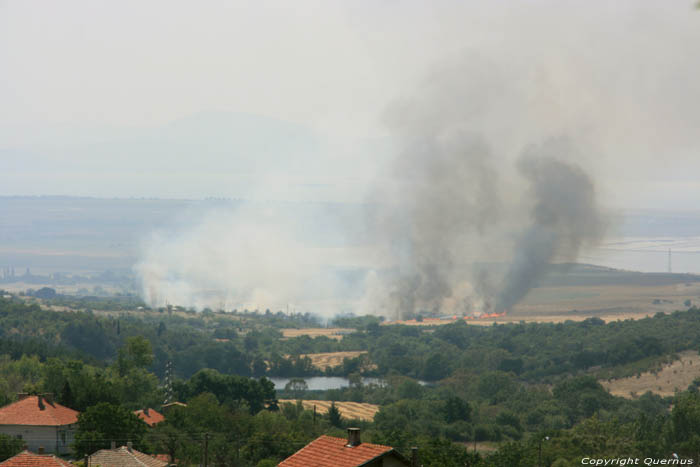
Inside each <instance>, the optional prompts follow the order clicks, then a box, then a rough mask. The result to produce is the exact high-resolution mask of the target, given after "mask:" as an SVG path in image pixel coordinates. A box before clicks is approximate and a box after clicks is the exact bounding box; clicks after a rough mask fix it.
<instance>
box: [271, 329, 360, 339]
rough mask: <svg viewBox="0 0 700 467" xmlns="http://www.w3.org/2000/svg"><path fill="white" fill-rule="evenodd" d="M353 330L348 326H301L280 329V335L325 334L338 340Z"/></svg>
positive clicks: (288, 336)
mask: <svg viewBox="0 0 700 467" xmlns="http://www.w3.org/2000/svg"><path fill="white" fill-rule="evenodd" d="M352 332H355V330H354V329H349V328H302V329H282V335H283V336H284V337H287V338H290V337H299V336H309V337H312V338H313V337H320V336H326V337H330V338H331V339H337V340H340V339H342V338H343V335H344V334H350V333H352Z"/></svg>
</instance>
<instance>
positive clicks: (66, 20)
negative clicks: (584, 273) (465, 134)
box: [0, 0, 700, 209]
mask: <svg viewBox="0 0 700 467" xmlns="http://www.w3.org/2000/svg"><path fill="white" fill-rule="evenodd" d="M465 60H467V61H470V62H472V61H473V63H477V64H480V63H483V66H482V67H481V68H478V67H477V68H478V70H483V76H482V77H481V79H482V80H483V83H482V84H483V88H484V91H485V92H494V91H493V90H494V89H495V90H496V94H494V96H493V100H494V101H497V102H498V105H496V106H495V108H494V109H493V110H491V111H490V113H489V114H488V115H484V117H483V119H482V120H483V123H477V124H476V127H477V128H476V130H477V131H481V132H484V133H485V134H487V136H488V137H489V139H491V140H495V141H497V142H496V143H495V146H496V147H495V150H496V152H498V151H501V152H504V153H508V154H510V153H513V155H514V154H515V153H517V152H519V151H520V149H521V148H522V146H524V145H526V144H528V143H537V142H539V140H540V139H542V138H546V137H548V136H551V135H559V134H567V135H573V136H574V138H575V139H576V140H577V141H580V142H581V146H582V154H584V156H582V160H581V161H580V162H581V165H583V166H584V167H585V168H586V169H587V170H590V171H591V172H592V173H594V175H595V178H596V179H597V180H598V181H599V190H600V192H601V194H602V198H603V200H604V202H605V203H606V204H608V205H611V206H625V207H656V208H682V209H692V208H696V207H697V206H696V200H697V199H700V181H699V177H698V174H700V80H699V79H698V77H700V11H698V10H695V9H693V2H691V1H689V0H656V1H648V0H647V1H643V0H621V1H615V2H608V1H602V0H600V1H590V0H586V1H583V0H582V1H562V0H545V1H534V0H533V1H524V0H523V1H514V0H511V1H500V2H486V1H471V2H463V1H460V2H457V1H455V2H450V1H432V2H425V1H405V2H403V1H394V0H386V1H377V0H371V1H369V0H368V1H358V0H350V1H328V0H323V1H295V2H289V1H279V2H273V1H263V2H253V1H250V2H232V1H203V2H194V1H187V2H182V1H173V0H167V1H148V2H143V1H119V2H114V1H95V0H91V1H87V0H85V1H69V0H64V1H61V2H51V1H24V0H16V1H12V0H0V195H39V194H59V195H71V194H75V195H89V196H109V197H111V196H120V197H123V196H159V197H193V198H201V197H207V196H228V197H237V196H244V197H256V198H271V199H301V200H361V199H363V196H364V195H363V193H364V190H365V187H366V185H367V183H368V181H370V180H373V179H375V178H376V177H377V174H378V173H381V167H382V166H383V164H384V162H385V161H386V159H387V158H388V157H389V155H390V154H391V151H392V140H391V137H390V135H389V133H388V131H387V129H386V126H385V123H384V122H385V120H386V118H385V117H386V113H387V110H386V109H387V108H388V107H390V106H391V105H392V103H393V102H395V101H396V99H401V98H406V97H411V96H412V95H414V93H416V90H419V89H421V86H423V85H425V83H430V82H431V81H433V83H432V84H433V85H434V84H435V83H434V81H435V80H436V79H438V80H439V76H441V75H440V73H439V70H441V69H443V68H445V67H447V68H449V67H450V66H451V64H453V63H463V62H464V61H465ZM436 70H438V72H437V73H436ZM490 70H493V74H492V73H491V72H490ZM477 73H479V71H477ZM436 77H437V78H436ZM472 81H473V80H472ZM492 81H495V82H507V83H508V85H507V86H496V87H494V86H493V83H492ZM501 90H505V91H504V92H505V93H506V94H508V95H507V96H505V97H504V96H503V95H501V94H499V93H500V92H501ZM459 97H464V96H459ZM467 97H468V95H467Z"/></svg>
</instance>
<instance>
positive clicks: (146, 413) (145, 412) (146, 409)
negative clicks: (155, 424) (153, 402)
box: [143, 407, 148, 417]
mask: <svg viewBox="0 0 700 467" xmlns="http://www.w3.org/2000/svg"><path fill="white" fill-rule="evenodd" d="M143 413H144V415H146V416H147V417H148V407H146V408H145V409H143Z"/></svg>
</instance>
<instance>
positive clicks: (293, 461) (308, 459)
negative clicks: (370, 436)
mask: <svg viewBox="0 0 700 467" xmlns="http://www.w3.org/2000/svg"><path fill="white" fill-rule="evenodd" d="M409 465H412V466H417V465H418V464H417V457H416V451H415V450H414V451H413V459H412V460H411V462H409V461H408V459H406V458H405V457H404V456H402V455H401V454H399V452H397V451H396V450H394V448H392V447H391V446H383V445H381V444H371V443H363V442H362V441H361V439H360V429H359V428H348V438H347V439H344V438H335V437H333V436H326V435H323V436H320V437H318V438H316V439H315V440H313V441H311V442H310V443H309V444H307V445H306V446H304V447H303V448H301V449H300V450H298V451H297V452H295V453H294V454H292V455H291V456H289V457H288V458H286V459H285V460H283V461H282V462H281V463H280V464H279V467H360V466H362V467H406V466H409Z"/></svg>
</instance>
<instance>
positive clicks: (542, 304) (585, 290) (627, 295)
mask: <svg viewBox="0 0 700 467" xmlns="http://www.w3.org/2000/svg"><path fill="white" fill-rule="evenodd" d="M686 300H689V301H690V303H692V304H696V305H697V304H698V303H700V283H698V282H690V283H680V284H670V285H660V286H656V285H591V286H550V287H538V288H535V289H533V290H532V291H530V293H529V294H528V296H527V297H525V299H524V300H523V301H522V302H521V303H519V304H518V305H517V306H516V307H515V308H514V309H513V310H512V311H511V312H510V313H508V314H506V315H505V316H499V317H495V318H478V319H470V320H468V321H467V323H468V324H470V325H471V324H477V325H483V326H490V325H492V324H493V323H518V322H520V321H524V322H548V323H562V322H564V321H567V320H571V321H583V320H584V319H586V318H591V317H597V318H600V319H602V320H604V321H606V322H610V321H619V320H626V319H642V318H646V317H647V316H654V315H655V314H656V313H660V312H661V313H670V312H673V311H675V310H685V309H687V308H688V307H687V306H686V305H685V303H686ZM453 322H455V320H453V319H439V318H424V319H423V321H419V322H417V321H416V320H404V321H391V322H385V323H382V324H404V325H409V326H439V325H442V324H449V323H453Z"/></svg>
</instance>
